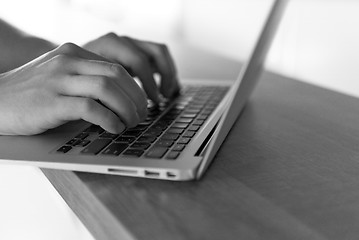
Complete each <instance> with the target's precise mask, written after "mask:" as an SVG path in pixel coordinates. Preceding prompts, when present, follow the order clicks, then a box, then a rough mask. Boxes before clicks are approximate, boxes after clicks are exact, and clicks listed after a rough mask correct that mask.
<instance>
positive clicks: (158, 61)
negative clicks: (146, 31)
mask: <svg viewBox="0 0 359 240" xmlns="http://www.w3.org/2000/svg"><path fill="white" fill-rule="evenodd" d="M83 47H84V48H85V49H87V50H89V51H92V52H94V53H96V54H99V55H101V56H103V57H105V58H107V59H109V60H111V61H114V62H116V63H119V64H121V65H122V66H123V67H125V69H126V70H127V71H128V72H129V73H130V74H131V75H132V76H136V77H138V78H139V79H140V81H141V83H142V85H143V88H144V90H145V92H146V93H147V95H148V98H149V99H151V100H152V101H154V102H155V103H158V102H159V101H160V99H159V92H160V93H161V94H162V95H163V96H164V97H166V98H170V97H172V96H174V95H175V94H177V93H178V91H179V83H178V80H177V72H176V68H175V65H174V62H173V60H172V57H171V55H170V53H169V51H168V48H167V47H166V45H164V44H158V43H153V42H146V41H140V40H136V39H133V38H129V37H120V36H118V35H116V34H115V33H109V34H106V35H104V36H102V37H100V38H97V39H95V40H93V41H91V42H89V43H87V44H85V45H84V46H83ZM155 73H157V74H159V75H160V77H161V82H160V88H159V90H158V87H157V84H156V82H155V79H154V74H155Z"/></svg>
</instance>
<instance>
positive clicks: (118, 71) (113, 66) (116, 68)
mask: <svg viewBox="0 0 359 240" xmlns="http://www.w3.org/2000/svg"><path fill="white" fill-rule="evenodd" d="M109 68H110V72H112V73H113V74H115V75H116V76H123V75H124V74H126V73H127V72H126V70H125V68H124V67H122V66H121V65H120V64H117V63H110V65H109Z"/></svg>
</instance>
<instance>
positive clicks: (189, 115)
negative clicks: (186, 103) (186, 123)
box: [181, 113, 197, 118]
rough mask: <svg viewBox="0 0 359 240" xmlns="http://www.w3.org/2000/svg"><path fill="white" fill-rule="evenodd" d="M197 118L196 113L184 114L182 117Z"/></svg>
mask: <svg viewBox="0 0 359 240" xmlns="http://www.w3.org/2000/svg"><path fill="white" fill-rule="evenodd" d="M196 116H197V114H195V113H184V114H182V115H181V117H183V118H195V117H196Z"/></svg>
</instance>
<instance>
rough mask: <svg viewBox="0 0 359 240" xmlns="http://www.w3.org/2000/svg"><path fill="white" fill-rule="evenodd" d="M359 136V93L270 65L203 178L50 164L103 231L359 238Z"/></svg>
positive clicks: (91, 225) (52, 174) (126, 235)
mask: <svg viewBox="0 0 359 240" xmlns="http://www.w3.org/2000/svg"><path fill="white" fill-rule="evenodd" d="M177 56H178V55H177ZM179 56H180V55H179ZM201 59H202V60H201V61H195V60H194V58H193V57H192V58H191V63H193V65H191V64H189V63H188V62H187V63H186V62H185V61H182V62H181V60H178V61H180V62H179V65H180V68H182V69H189V70H191V69H192V70H193V69H197V67H198V65H199V67H202V68H201V71H200V73H202V74H204V75H208V74H209V75H212V74H215V75H218V74H219V73H222V74H224V75H223V76H224V77H226V78H227V77H234V76H235V73H236V64H235V63H233V62H230V61H226V60H220V59H217V60H218V61H217V62H215V61H213V59H214V58H211V57H202V58H201ZM211 61H213V62H212V63H215V65H213V66H206V63H208V62H211ZM218 70H219V71H218ZM188 72H189V74H191V71H187V72H186V73H188ZM192 73H193V72H192ZM206 73H207V74H206ZM196 74H199V72H195V73H194V75H196ZM231 74H232V75H231ZM187 76H188V75H187ZM358 146H359V99H356V98H352V97H349V96H345V95H342V94H339V93H336V92H332V91H328V90H325V89H322V88H319V87H315V86H312V85H309V84H306V83H301V82H298V81H295V80H292V79H288V78H285V77H282V76H279V75H275V74H271V73H266V74H264V75H263V77H262V80H261V82H260V84H259V86H258V88H257V89H256V91H255V93H254V95H253V96H252V97H251V99H250V101H249V103H248V105H247V106H246V108H245V111H244V112H243V114H242V115H241V117H240V118H239V119H238V121H237V122H236V124H235V126H234V127H233V129H232V131H231V132H230V134H229V135H228V137H227V139H226V141H225V142H224V144H223V145H222V147H221V149H220V151H219V152H218V154H217V156H216V159H215V161H214V162H213V164H212V165H211V167H210V168H209V170H208V172H207V173H206V174H205V176H204V178H203V179H202V180H201V181H195V182H166V181H159V180H148V179H138V178H130V177H120V176H110V175H99V174H88V173H74V172H69V171H57V170H43V171H44V173H45V175H46V176H47V177H48V178H49V180H50V181H51V182H52V184H53V185H54V186H55V187H56V189H57V190H58V191H59V192H60V193H61V195H62V196H63V198H64V199H65V200H66V202H67V203H68V204H69V206H70V207H71V208H72V209H73V210H74V212H75V213H76V214H77V215H78V216H79V217H80V219H81V220H82V221H83V223H84V224H85V225H86V226H87V227H88V229H89V231H90V232H92V234H93V235H94V237H95V238H96V239H101V240H103V239H146V240H147V239H164V240H167V239H186V240H187V239H194V240H198V239H206V240H207V239H221V240H223V239H246V240H248V239H266V240H268V239H275V240H280V239H311V240H313V239H333V240H337V239H358V236H359V228H358V225H359V147H358Z"/></svg>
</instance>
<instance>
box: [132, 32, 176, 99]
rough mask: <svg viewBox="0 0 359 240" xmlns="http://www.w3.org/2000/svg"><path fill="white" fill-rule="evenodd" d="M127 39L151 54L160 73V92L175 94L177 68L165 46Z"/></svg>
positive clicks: (169, 94)
mask: <svg viewBox="0 0 359 240" xmlns="http://www.w3.org/2000/svg"><path fill="white" fill-rule="evenodd" d="M128 39H130V40H131V41H132V42H133V43H134V44H135V45H137V46H138V47H139V48H141V49H142V50H143V51H144V52H146V53H147V55H149V56H151V59H152V61H153V66H154V68H155V69H156V71H157V72H158V73H159V74H160V75H161V87H160V91H161V93H162V94H163V95H164V96H165V97H172V96H173V95H174V94H176V93H177V92H178V91H179V82H178V77H177V70H176V66H175V64H174V61H173V59H172V57H171V54H170V52H169V50H168V48H167V46H166V45H164V44H157V43H152V42H146V41H140V40H137V39H133V38H128Z"/></svg>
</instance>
